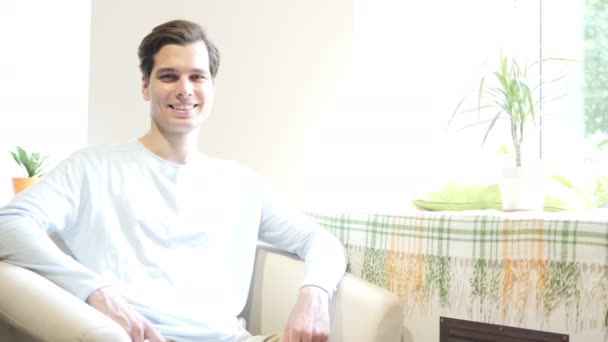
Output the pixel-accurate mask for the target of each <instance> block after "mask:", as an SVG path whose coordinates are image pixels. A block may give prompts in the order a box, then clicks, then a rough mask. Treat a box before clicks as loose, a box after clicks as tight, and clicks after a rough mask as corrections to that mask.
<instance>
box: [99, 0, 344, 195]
mask: <svg viewBox="0 0 608 342" xmlns="http://www.w3.org/2000/svg"><path fill="white" fill-rule="evenodd" d="M352 6H353V5H352V0H333V1H325V0H312V1H284V0H260V1H242V0H240V1H239V0H225V1H221V2H220V1H192V0H178V1H171V2H167V1H160V0H156V1H143V0H139V1H128V2H124V1H118V0H111V1H101V0H99V1H98V0H94V1H93V6H92V7H93V9H92V12H93V17H92V39H91V79H90V102H89V113H90V116H89V126H88V127H89V128H88V142H89V143H92V144H97V143H102V142H113V141H123V140H126V139H131V138H135V137H137V136H139V135H140V134H142V133H143V132H144V131H145V130H146V129H147V128H148V125H149V120H148V107H147V103H146V102H144V101H143V100H142V99H141V95H140V88H139V87H140V79H141V75H140V73H139V71H138V68H137V56H136V49H137V46H138V44H139V41H140V40H141V38H143V36H144V35H145V34H147V33H148V32H149V31H150V30H151V29H152V28H153V27H154V26H155V25H157V24H159V23H161V22H163V21H166V20H169V19H176V18H185V19H191V20H194V21H196V22H199V23H201V24H202V25H203V26H204V27H205V28H206V30H207V31H208V33H209V35H210V36H211V38H212V39H213V40H214V41H215V42H216V44H217V45H218V47H219V49H220V53H221V65H220V70H219V75H218V78H217V90H216V100H215V105H214V106H215V107H214V110H213V114H212V116H211V117H210V119H209V120H208V121H207V122H206V124H205V127H204V129H203V132H202V139H201V148H202V150H204V151H205V152H207V153H209V154H210V155H213V156H217V157H221V158H229V159H236V160H239V161H240V162H242V163H244V164H246V165H248V166H250V167H252V168H254V169H255V170H256V171H257V172H259V173H260V174H262V175H264V176H267V177H269V178H270V179H271V181H272V183H273V184H274V186H275V187H276V189H277V190H278V191H279V192H284V193H286V194H287V196H288V197H289V198H291V199H293V200H294V201H295V202H299V203H303V202H304V201H305V200H307V197H308V196H310V194H309V192H307V191H306V190H307V187H308V186H309V185H310V184H309V183H310V177H309V174H311V173H313V172H315V173H321V172H325V171H327V167H328V166H327V165H324V164H321V163H319V161H318V159H317V158H315V153H316V152H317V149H318V148H322V146H319V145H317V144H316V142H317V140H318V138H319V135H320V132H319V131H320V130H321V129H322V128H323V127H324V123H325V122H327V121H332V120H333V119H332V118H331V117H330V116H331V112H330V111H331V107H332V106H334V105H335V103H336V101H338V99H339V97H340V92H341V91H342V90H343V89H344V88H345V84H347V83H348V77H349V76H350V68H351V45H352V20H353V7H352ZM341 123H342V126H341V127H336V128H337V129H338V130H343V129H348V128H347V127H346V128H345V126H344V124H346V123H347V121H344V122H341ZM337 133H338V134H336V135H333V136H331V137H329V138H330V139H329V140H324V141H323V143H324V144H335V143H339V141H335V140H336V139H335V137H336V136H339V133H340V132H339V131H338V132H337ZM323 138H324V139H327V137H323ZM345 153H346V152H345ZM336 158H338V159H339V158H341V157H340V156H336ZM316 195H319V194H316Z"/></svg>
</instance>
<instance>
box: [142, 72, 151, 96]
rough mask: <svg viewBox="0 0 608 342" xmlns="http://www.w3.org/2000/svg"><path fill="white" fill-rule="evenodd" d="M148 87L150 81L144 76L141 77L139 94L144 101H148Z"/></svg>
mask: <svg viewBox="0 0 608 342" xmlns="http://www.w3.org/2000/svg"><path fill="white" fill-rule="evenodd" d="M149 85H150V79H149V78H148V77H146V76H142V77H141V94H142V95H143V96H144V100H146V101H148V100H149V99H150V97H149V96H148V86H149Z"/></svg>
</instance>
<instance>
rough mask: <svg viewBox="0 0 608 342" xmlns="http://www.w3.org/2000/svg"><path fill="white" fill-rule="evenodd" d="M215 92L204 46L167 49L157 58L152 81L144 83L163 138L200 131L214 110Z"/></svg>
mask: <svg viewBox="0 0 608 342" xmlns="http://www.w3.org/2000/svg"><path fill="white" fill-rule="evenodd" d="M214 91H215V89H214V84H213V79H212V78H211V73H210V71H209V54H208V52H207V47H206V46H205V43H203V42H196V43H191V44H188V45H184V46H181V45H174V44H170V45H165V46H163V47H162V48H161V49H160V50H159V51H158V52H157V53H156V55H155V56H154V68H153V69H152V72H151V73H150V79H149V80H145V79H144V80H143V81H142V93H143V95H144V99H145V100H147V101H150V115H151V116H152V120H153V121H154V123H155V124H156V127H157V128H158V129H159V130H160V131H161V133H163V134H180V133H189V132H192V131H195V130H197V129H198V128H199V127H200V125H201V123H202V122H203V120H204V119H205V118H206V117H207V116H208V114H209V111H210V110H211V105H212V103H213V97H214Z"/></svg>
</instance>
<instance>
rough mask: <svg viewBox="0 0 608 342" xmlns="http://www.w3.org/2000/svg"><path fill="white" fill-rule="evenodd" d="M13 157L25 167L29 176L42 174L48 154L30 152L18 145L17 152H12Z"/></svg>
mask: <svg viewBox="0 0 608 342" xmlns="http://www.w3.org/2000/svg"><path fill="white" fill-rule="evenodd" d="M11 154H12V155H13V159H15V162H17V164H18V165H19V166H21V167H23V168H24V169H25V171H26V172H27V176H28V177H36V176H38V177H40V176H42V170H43V168H42V167H43V164H44V161H45V160H46V158H47V156H42V155H40V153H28V152H26V151H25V150H24V149H23V148H21V147H19V146H17V152H12V151H11Z"/></svg>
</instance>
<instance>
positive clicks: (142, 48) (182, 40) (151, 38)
mask: <svg viewBox="0 0 608 342" xmlns="http://www.w3.org/2000/svg"><path fill="white" fill-rule="evenodd" d="M199 41H202V42H203V43H205V46H206V47H207V52H208V53H209V71H210V72H211V77H212V78H214V79H215V75H216V74H217V70H218V68H219V66H220V53H219V51H218V49H217V47H216V46H215V44H213V42H212V41H211V40H209V38H208V37H207V34H206V33H205V30H203V28H202V27H200V25H198V24H196V23H193V22H191V21H187V20H173V21H169V22H166V23H164V24H161V25H158V26H156V27H155V28H154V29H153V30H152V32H150V33H149V34H148V35H147V36H146V37H144V39H143V40H142V41H141V44H139V48H138V50H137V55H138V56H139V69H140V70H141V72H142V75H143V77H144V79H146V80H147V79H149V78H150V74H151V73H152V69H153V68H154V56H155V55H156V53H157V52H158V51H159V50H160V49H161V48H162V47H163V46H165V45H168V44H177V45H186V44H190V43H196V42H199Z"/></svg>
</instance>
